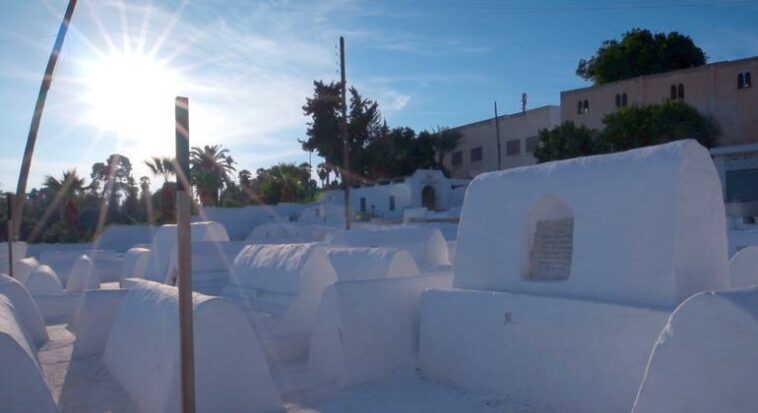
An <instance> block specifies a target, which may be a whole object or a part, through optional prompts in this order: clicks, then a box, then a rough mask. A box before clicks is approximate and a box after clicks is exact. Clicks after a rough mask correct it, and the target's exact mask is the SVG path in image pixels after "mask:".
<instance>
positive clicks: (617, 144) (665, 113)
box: [603, 101, 720, 151]
mask: <svg viewBox="0 0 758 413" xmlns="http://www.w3.org/2000/svg"><path fill="white" fill-rule="evenodd" d="M603 124H604V125H605V130H604V132H603V136H604V139H605V141H606V142H607V144H608V145H609V146H610V148H611V150H613V151H623V150H627V149H633V148H639V147H642V146H649V145H658V144H661V143H665V142H671V141H674V140H678V139H688V138H690V139H696V140H697V141H698V142H700V143H701V144H702V145H703V146H706V147H710V146H711V145H713V142H714V140H715V139H716V137H717V136H718V135H719V133H720V127H719V125H718V123H717V122H716V121H715V120H714V119H713V118H711V117H709V116H705V115H703V114H701V113H700V112H698V111H697V109H695V108H694V107H692V106H690V105H688V104H686V103H684V102H681V101H669V102H664V103H661V104H655V105H646V106H630V107H627V108H622V109H621V110H619V111H618V112H614V113H611V114H609V115H606V116H605V118H603Z"/></svg>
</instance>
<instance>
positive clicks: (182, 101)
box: [175, 97, 195, 413]
mask: <svg viewBox="0 0 758 413" xmlns="http://www.w3.org/2000/svg"><path fill="white" fill-rule="evenodd" d="M175 109H176V162H177V165H176V227H177V231H176V233H177V249H178V256H177V270H178V271H177V284H178V287H179V347H180V356H181V391H182V412H183V413H194V411H195V351H194V333H193V331H192V329H193V326H192V252H191V250H190V248H191V247H192V239H191V233H190V214H191V206H190V195H189V192H190V185H189V101H188V99H187V98H186V97H177V98H176V104H175Z"/></svg>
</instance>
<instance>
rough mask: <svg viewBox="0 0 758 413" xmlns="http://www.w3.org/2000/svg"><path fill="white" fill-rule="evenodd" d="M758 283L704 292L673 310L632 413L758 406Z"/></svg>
mask: <svg viewBox="0 0 758 413" xmlns="http://www.w3.org/2000/svg"><path fill="white" fill-rule="evenodd" d="M756 383H758V287H753V288H745V289H741V290H730V291H718V292H706V293H700V294H697V295H695V296H694V297H692V298H690V299H688V300H687V301H685V302H684V303H682V305H680V306H679V308H677V309H676V311H674V313H673V314H672V315H671V318H670V319H669V322H668V324H667V325H666V328H665V329H664V330H663V332H662V333H661V335H660V337H659V338H658V342H657V343H656V345H655V350H653V354H652V356H651V357H650V362H649V364H648V366H647V371H646V373H645V379H644V381H643V382H642V385H641V386H640V390H639V394H638V395H637V401H636V403H635V406H634V410H633V413H667V412H688V413H710V412H730V413H748V412H756V411H758V392H757V391H756Z"/></svg>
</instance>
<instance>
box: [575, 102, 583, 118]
mask: <svg viewBox="0 0 758 413" xmlns="http://www.w3.org/2000/svg"><path fill="white" fill-rule="evenodd" d="M576 114H577V115H581V114H582V101H581V100H580V101H579V102H576Z"/></svg>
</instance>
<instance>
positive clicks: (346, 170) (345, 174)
mask: <svg viewBox="0 0 758 413" xmlns="http://www.w3.org/2000/svg"><path fill="white" fill-rule="evenodd" d="M340 72H341V73H342V74H341V76H342V83H341V86H342V122H340V132H341V134H342V162H343V165H342V184H343V185H344V186H345V229H347V230H349V229H350V218H351V215H352V211H351V207H350V158H349V157H350V149H349V147H348V133H347V82H346V81H345V38H344V37H342V36H340Z"/></svg>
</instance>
